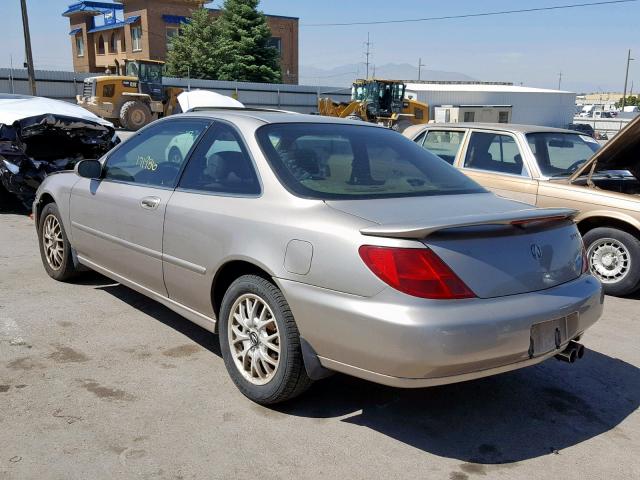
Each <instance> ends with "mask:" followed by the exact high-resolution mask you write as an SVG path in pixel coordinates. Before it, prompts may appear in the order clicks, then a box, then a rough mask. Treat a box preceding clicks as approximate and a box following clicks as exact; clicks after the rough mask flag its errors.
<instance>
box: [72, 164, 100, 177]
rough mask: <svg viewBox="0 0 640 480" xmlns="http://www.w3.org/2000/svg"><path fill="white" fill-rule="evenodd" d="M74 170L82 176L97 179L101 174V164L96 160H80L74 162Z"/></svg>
mask: <svg viewBox="0 0 640 480" xmlns="http://www.w3.org/2000/svg"><path fill="white" fill-rule="evenodd" d="M75 172H76V175H78V176H80V177H82V178H91V179H96V180H97V179H99V178H100V177H101V176H102V164H101V163H100V162H99V161H98V160H81V161H79V162H78V163H76V168H75Z"/></svg>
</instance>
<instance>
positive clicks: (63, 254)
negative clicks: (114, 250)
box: [38, 203, 78, 282]
mask: <svg viewBox="0 0 640 480" xmlns="http://www.w3.org/2000/svg"><path fill="white" fill-rule="evenodd" d="M56 225H57V227H56ZM38 245H39V247H40V258H41V259H42V264H43V266H44V269H45V270H46V272H47V274H48V275H49V276H50V277H51V278H53V279H54V280H58V281H60V282H65V281H67V280H69V279H70V278H72V277H74V276H75V275H76V274H77V273H78V270H77V269H76V268H75V266H74V264H73V255H72V254H71V244H70V243H69V239H68V238H67V234H66V232H65V230H64V226H63V225H62V219H61V218H60V212H59V211H58V207H57V205H56V204H55V203H49V204H47V205H45V207H44V208H43V209H42V213H41V214H40V221H39V223H38ZM54 251H55V252H57V253H54Z"/></svg>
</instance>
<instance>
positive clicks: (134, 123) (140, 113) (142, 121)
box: [120, 100, 153, 132]
mask: <svg viewBox="0 0 640 480" xmlns="http://www.w3.org/2000/svg"><path fill="white" fill-rule="evenodd" d="M152 119H153V116H152V114H151V110H150V109H149V107H148V106H147V105H146V104H145V103H143V102H140V101H138V100H132V101H129V102H126V103H125V104H124V105H122V108H121V109H120V124H121V125H122V126H123V127H124V128H126V129H127V130H133V131H134V132H135V131H137V130H140V129H141V128H142V127H144V126H145V125H147V124H148V123H150V122H151V120H152Z"/></svg>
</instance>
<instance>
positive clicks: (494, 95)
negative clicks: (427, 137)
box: [416, 90, 576, 127]
mask: <svg viewBox="0 0 640 480" xmlns="http://www.w3.org/2000/svg"><path fill="white" fill-rule="evenodd" d="M416 93H417V94H418V100H419V101H421V102H425V103H427V104H429V106H430V107H431V108H430V110H431V112H430V113H431V117H430V118H433V117H434V111H433V109H434V107H438V106H441V105H512V106H513V114H512V117H511V118H512V119H511V121H512V123H521V124H531V125H543V126H548V127H565V126H566V125H568V124H569V123H571V122H572V120H573V114H574V112H575V99H576V95H575V93H569V92H483V91H477V92H474V91H420V90H418V91H417V92H416Z"/></svg>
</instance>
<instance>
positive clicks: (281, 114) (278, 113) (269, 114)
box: [167, 108, 382, 128]
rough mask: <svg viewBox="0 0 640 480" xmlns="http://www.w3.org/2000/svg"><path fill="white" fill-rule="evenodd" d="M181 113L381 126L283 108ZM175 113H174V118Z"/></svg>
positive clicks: (227, 117) (199, 115)
mask: <svg viewBox="0 0 640 480" xmlns="http://www.w3.org/2000/svg"><path fill="white" fill-rule="evenodd" d="M180 115H186V116H196V117H207V118H209V117H214V118H220V119H223V120H230V121H234V120H238V119H252V120H257V121H259V122H261V123H334V124H336V123H340V124H347V125H354V124H356V125H363V126H371V127H375V128H382V127H379V126H378V125H377V124H375V123H369V122H356V121H354V120H346V119H343V118H336V117H325V116H322V115H306V114H301V113H295V112H286V111H283V110H263V109H254V108H211V109H207V110H196V111H191V112H189V113H183V114H180ZM172 117H175V115H172V116H171V117H167V118H172Z"/></svg>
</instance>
